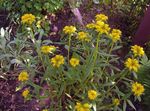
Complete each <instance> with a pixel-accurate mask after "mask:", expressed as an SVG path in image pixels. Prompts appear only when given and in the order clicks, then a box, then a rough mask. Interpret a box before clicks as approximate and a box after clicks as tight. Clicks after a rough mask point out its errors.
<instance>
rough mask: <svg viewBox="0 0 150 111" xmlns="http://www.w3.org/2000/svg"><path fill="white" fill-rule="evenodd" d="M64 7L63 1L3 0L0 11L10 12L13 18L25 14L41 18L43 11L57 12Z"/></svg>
mask: <svg viewBox="0 0 150 111" xmlns="http://www.w3.org/2000/svg"><path fill="white" fill-rule="evenodd" d="M62 6H63V0H2V1H1V3H0V9H5V10H7V11H9V13H10V14H11V15H12V16H16V15H18V16H20V15H23V14H24V13H32V14H34V15H36V16H41V13H42V11H43V12H44V11H45V12H55V11H56V10H58V9H60V8H61V7H62ZM13 14H15V15H13Z"/></svg>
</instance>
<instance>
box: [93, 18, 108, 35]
mask: <svg viewBox="0 0 150 111" xmlns="http://www.w3.org/2000/svg"><path fill="white" fill-rule="evenodd" d="M95 29H96V31H97V32H99V33H101V34H108V33H109V31H110V27H109V25H108V24H106V23H104V22H103V21H97V22H96V24H95Z"/></svg>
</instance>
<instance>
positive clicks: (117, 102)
mask: <svg viewBox="0 0 150 111" xmlns="http://www.w3.org/2000/svg"><path fill="white" fill-rule="evenodd" d="M119 104H120V100H119V99H118V98H115V99H114V100H113V105H115V106H118V105H119Z"/></svg>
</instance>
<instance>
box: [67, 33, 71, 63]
mask: <svg viewBox="0 0 150 111" xmlns="http://www.w3.org/2000/svg"><path fill="white" fill-rule="evenodd" d="M68 46H69V47H68V63H69V54H70V47H71V35H69V42H68Z"/></svg>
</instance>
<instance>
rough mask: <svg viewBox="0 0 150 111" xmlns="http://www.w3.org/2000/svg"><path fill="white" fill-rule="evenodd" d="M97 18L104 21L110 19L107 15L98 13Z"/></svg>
mask: <svg viewBox="0 0 150 111" xmlns="http://www.w3.org/2000/svg"><path fill="white" fill-rule="evenodd" d="M95 18H96V21H104V22H106V21H107V20H108V17H107V16H106V15H104V14H97V15H96V16H95Z"/></svg>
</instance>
